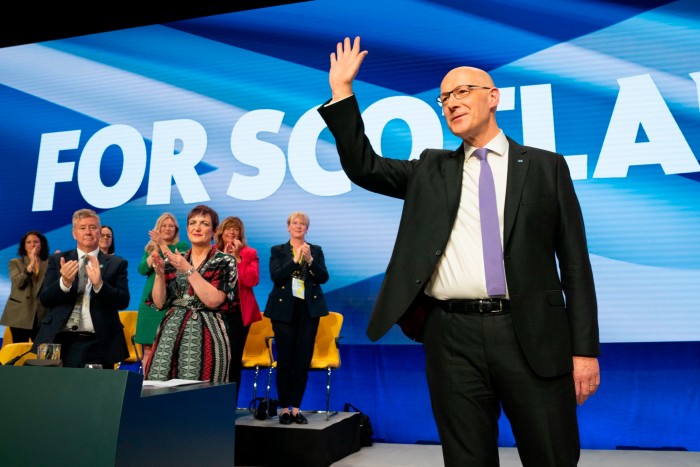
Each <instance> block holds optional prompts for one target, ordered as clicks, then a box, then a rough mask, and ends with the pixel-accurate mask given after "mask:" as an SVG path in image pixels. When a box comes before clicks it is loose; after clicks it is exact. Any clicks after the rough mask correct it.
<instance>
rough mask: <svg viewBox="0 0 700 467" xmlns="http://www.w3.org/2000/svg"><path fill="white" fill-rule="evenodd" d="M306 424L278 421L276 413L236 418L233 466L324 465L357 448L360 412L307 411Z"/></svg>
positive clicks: (246, 415) (313, 466) (244, 415)
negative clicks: (271, 415) (329, 414)
mask: <svg viewBox="0 0 700 467" xmlns="http://www.w3.org/2000/svg"><path fill="white" fill-rule="evenodd" d="M304 415H305V416H306V418H307V419H308V420H309V424H308V425H297V424H292V425H280V423H279V420H278V418H277V417H274V418H269V419H267V420H257V419H255V418H254V417H253V416H252V415H250V414H249V413H248V412H245V413H244V414H242V415H241V416H239V417H238V418H237V419H236V466H280V465H284V466H287V467H289V466H304V467H322V466H323V467H325V466H328V465H331V464H332V463H333V462H337V461H338V460H340V459H342V458H344V457H345V456H348V455H350V454H352V453H354V452H357V451H359V450H360V415H359V414H358V413H356V412H339V413H337V414H336V415H333V416H331V417H330V419H329V420H326V413H325V412H323V413H313V412H312V413H308V412H304Z"/></svg>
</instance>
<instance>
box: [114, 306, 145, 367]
mask: <svg viewBox="0 0 700 467" xmlns="http://www.w3.org/2000/svg"><path fill="white" fill-rule="evenodd" d="M138 316H139V312H138V311H133V310H125V311H120V312H119V319H120V320H121V322H122V325H124V339H125V340H126V347H127V348H128V349H129V357H128V358H127V359H126V360H124V362H127V363H136V362H138V361H139V360H140V359H141V355H143V352H142V350H141V349H140V347H139V349H137V348H136V346H137V345H138V346H140V345H141V344H135V343H134V336H135V335H136V320H137V319H138Z"/></svg>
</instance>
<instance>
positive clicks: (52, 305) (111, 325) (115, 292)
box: [34, 250, 130, 363]
mask: <svg viewBox="0 0 700 467" xmlns="http://www.w3.org/2000/svg"><path fill="white" fill-rule="evenodd" d="M61 258H65V259H66V261H70V260H77V259H78V251H77V250H68V251H64V252H60V253H56V254H54V255H53V256H51V257H50V258H49V267H48V270H47V271H46V276H45V277H44V283H43V285H42V287H41V292H40V293H39V298H40V299H41V303H43V304H44V306H45V307H46V308H49V312H48V314H47V316H46V318H44V321H43V322H42V324H41V328H40V329H39V333H38V334H37V336H36V340H35V341H34V342H35V346H36V345H38V344H41V343H44V342H53V340H54V337H55V335H56V334H57V333H58V332H59V331H60V330H61V329H63V327H65V325H66V321H68V318H69V317H70V314H71V312H72V311H73V306H74V305H75V301H76V300H77V298H78V280H77V278H76V280H75V281H73V285H72V286H71V289H70V291H68V292H64V291H63V290H61V286H60V285H59V283H58V281H59V280H60V277H61ZM97 260H98V261H99V263H100V269H101V270H102V282H103V285H102V289H100V293H95V291H94V290H92V291H91V292H90V316H91V317H92V323H93V325H94V326H95V337H96V338H97V345H98V346H99V348H100V350H101V352H102V355H103V358H104V361H105V362H112V363H116V362H119V361H122V360H124V359H125V358H126V357H128V356H129V351H128V350H127V347H126V341H125V340H124V331H123V328H124V326H123V325H122V323H121V321H120V320H119V310H124V309H126V307H128V306H129V299H130V296H129V281H128V277H127V261H126V260H125V259H123V258H121V257H119V256H114V255H105V254H104V253H102V252H100V253H98V255H97ZM34 351H36V350H34Z"/></svg>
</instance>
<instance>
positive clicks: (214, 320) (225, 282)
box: [144, 248, 238, 382]
mask: <svg viewBox="0 0 700 467" xmlns="http://www.w3.org/2000/svg"><path fill="white" fill-rule="evenodd" d="M190 256H191V250H188V251H187V252H186V253H185V258H186V259H187V260H188V261H190ZM197 271H198V272H199V274H200V275H201V276H202V277H203V278H204V279H205V280H206V281H207V282H209V283H210V284H212V285H213V286H214V287H216V288H217V289H218V290H221V291H223V292H224V293H225V294H226V296H227V298H226V300H224V301H223V302H222V304H221V305H219V307H218V308H216V309H211V308H207V307H206V306H205V305H204V304H203V303H202V302H201V301H200V300H199V298H198V297H197V296H196V295H195V293H194V290H193V289H192V287H191V286H190V284H189V282H188V280H187V276H185V275H184V274H182V273H178V272H176V270H175V268H173V267H172V265H170V264H166V269H165V282H166V300H165V304H164V306H163V308H164V309H167V310H168V311H167V312H166V313H165V317H164V318H163V321H162V322H161V323H160V326H159V327H158V331H157V332H156V337H155V340H154V341H153V354H152V356H151V359H150V361H149V362H148V363H147V365H146V368H145V371H144V373H145V375H146V379H148V380H155V381H167V380H169V379H189V380H198V381H215V382H227V381H228V376H229V365H230V363H231V351H230V346H229V341H228V335H227V333H226V324H225V322H224V319H223V317H222V315H223V314H225V313H227V312H229V311H232V307H233V304H234V295H235V291H236V286H237V280H238V270H237V268H236V260H235V258H233V256H230V255H227V254H224V253H222V252H221V251H219V250H217V249H215V248H212V250H211V251H210V252H209V256H208V257H207V259H206V260H205V261H203V262H202V264H201V265H200V266H199V268H198V269H197Z"/></svg>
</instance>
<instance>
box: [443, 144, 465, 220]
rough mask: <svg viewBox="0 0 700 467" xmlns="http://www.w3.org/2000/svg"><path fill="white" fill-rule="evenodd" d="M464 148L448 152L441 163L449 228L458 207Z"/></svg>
mask: <svg viewBox="0 0 700 467" xmlns="http://www.w3.org/2000/svg"><path fill="white" fill-rule="evenodd" d="M463 169H464V148H463V147H462V146H460V147H459V148H458V149H456V150H455V151H454V152H453V153H452V154H449V155H448V156H447V157H446V158H445V160H444V163H443V164H442V175H443V177H444V180H445V194H446V196H447V200H446V201H447V212H448V214H449V228H450V229H452V226H453V225H454V223H455V219H456V218H457V211H458V209H459V199H460V195H461V193H462V176H463V172H464V170H463Z"/></svg>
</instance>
